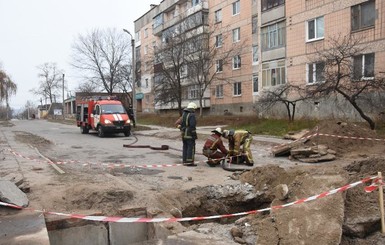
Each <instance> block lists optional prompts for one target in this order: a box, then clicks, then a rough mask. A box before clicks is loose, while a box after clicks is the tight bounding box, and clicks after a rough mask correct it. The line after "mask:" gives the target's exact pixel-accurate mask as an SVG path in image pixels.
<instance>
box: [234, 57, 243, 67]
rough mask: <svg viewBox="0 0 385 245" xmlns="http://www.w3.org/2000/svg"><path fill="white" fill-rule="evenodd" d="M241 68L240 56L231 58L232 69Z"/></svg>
mask: <svg viewBox="0 0 385 245" xmlns="http://www.w3.org/2000/svg"><path fill="white" fill-rule="evenodd" d="M240 68H241V56H240V55H236V56H234V57H233V69H240Z"/></svg>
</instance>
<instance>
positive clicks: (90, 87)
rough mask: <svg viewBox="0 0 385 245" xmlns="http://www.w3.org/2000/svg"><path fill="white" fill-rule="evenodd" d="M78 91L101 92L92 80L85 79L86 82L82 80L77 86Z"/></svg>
mask: <svg viewBox="0 0 385 245" xmlns="http://www.w3.org/2000/svg"><path fill="white" fill-rule="evenodd" d="M76 91H78V92H81V93H89V94H92V93H94V92H99V89H98V86H97V85H96V84H95V83H92V82H90V81H85V82H81V83H80V84H79V85H78V86H77V88H76Z"/></svg>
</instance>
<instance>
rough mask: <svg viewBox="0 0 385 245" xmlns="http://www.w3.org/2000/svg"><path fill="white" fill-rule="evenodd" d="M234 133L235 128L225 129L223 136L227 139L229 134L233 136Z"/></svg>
mask: <svg viewBox="0 0 385 245" xmlns="http://www.w3.org/2000/svg"><path fill="white" fill-rule="evenodd" d="M233 135H234V129H230V130H227V129H225V130H223V133H222V136H223V137H224V138H226V139H227V138H228V137H229V136H233Z"/></svg>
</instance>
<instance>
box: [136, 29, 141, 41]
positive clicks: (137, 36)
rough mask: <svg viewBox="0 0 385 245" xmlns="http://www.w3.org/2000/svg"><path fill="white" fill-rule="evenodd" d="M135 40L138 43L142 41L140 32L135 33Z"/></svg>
mask: <svg viewBox="0 0 385 245" xmlns="http://www.w3.org/2000/svg"><path fill="white" fill-rule="evenodd" d="M135 40H136V41H137V42H139V41H140V32H138V31H137V32H135Z"/></svg>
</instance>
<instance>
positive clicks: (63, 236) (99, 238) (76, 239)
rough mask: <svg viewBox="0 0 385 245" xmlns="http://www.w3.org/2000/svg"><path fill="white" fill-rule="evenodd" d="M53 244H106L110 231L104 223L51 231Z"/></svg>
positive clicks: (50, 237) (50, 236)
mask: <svg viewBox="0 0 385 245" xmlns="http://www.w3.org/2000/svg"><path fill="white" fill-rule="evenodd" d="M49 239H50V242H51V244H55V245H74V244H82V245H106V244H109V243H108V231H107V228H106V227H105V225H104V224H102V223H100V222H99V224H95V225H85V226H80V227H79V226H78V227H71V228H66V229H60V230H52V231H50V232H49Z"/></svg>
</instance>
